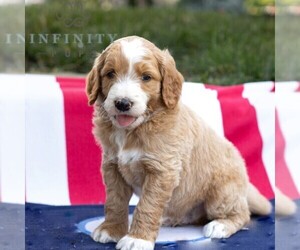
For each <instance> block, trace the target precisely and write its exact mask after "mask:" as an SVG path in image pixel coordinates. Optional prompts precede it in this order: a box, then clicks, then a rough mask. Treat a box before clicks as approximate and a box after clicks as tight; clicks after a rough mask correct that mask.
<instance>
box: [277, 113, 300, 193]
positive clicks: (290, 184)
mask: <svg viewBox="0 0 300 250" xmlns="http://www.w3.org/2000/svg"><path fill="white" fill-rule="evenodd" d="M275 140H276V157H275V164H276V169H275V170H276V176H275V183H276V186H277V187H278V188H279V189H280V190H281V191H282V192H283V193H285V194H286V195H287V196H289V197H290V198H292V199H299V198H300V195H299V193H298V191H297V188H296V185H295V183H294V181H293V178H292V176H291V174H290V172H289V170H288V166H287V163H286V161H285V158H284V152H285V148H286V143H285V139H284V137H283V134H282V131H281V128H280V124H279V118H278V113H277V111H276V113H275Z"/></svg>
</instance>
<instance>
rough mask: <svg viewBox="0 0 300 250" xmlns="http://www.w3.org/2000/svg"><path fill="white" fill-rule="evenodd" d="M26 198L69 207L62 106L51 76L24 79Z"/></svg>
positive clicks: (29, 200) (58, 90)
mask: <svg viewBox="0 0 300 250" xmlns="http://www.w3.org/2000/svg"><path fill="white" fill-rule="evenodd" d="M26 199H27V201H28V202H33V203H43V204H52V205H69V204H70V200H69V191H68V177H67V160H66V141H65V123H64V103H63V95H62V92H61V89H60V87H59V84H58V83H57V82H56V79H55V77H54V76H41V75H27V76H26Z"/></svg>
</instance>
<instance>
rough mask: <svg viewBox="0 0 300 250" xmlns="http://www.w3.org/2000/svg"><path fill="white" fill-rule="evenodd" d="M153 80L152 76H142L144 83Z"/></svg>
mask: <svg viewBox="0 0 300 250" xmlns="http://www.w3.org/2000/svg"><path fill="white" fill-rule="evenodd" d="M150 80H151V76H150V75H142V81H143V82H148V81H150Z"/></svg>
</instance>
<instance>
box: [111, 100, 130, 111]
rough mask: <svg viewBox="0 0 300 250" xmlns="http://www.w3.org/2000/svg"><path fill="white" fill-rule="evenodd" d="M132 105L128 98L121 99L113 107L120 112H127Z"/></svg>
mask: <svg viewBox="0 0 300 250" xmlns="http://www.w3.org/2000/svg"><path fill="white" fill-rule="evenodd" d="M132 105H133V102H131V101H130V100H129V99H128V98H122V99H119V100H116V101H115V107H116V108H117V109H118V110H119V111H121V112H126V111H129V110H130V109H131V107H132Z"/></svg>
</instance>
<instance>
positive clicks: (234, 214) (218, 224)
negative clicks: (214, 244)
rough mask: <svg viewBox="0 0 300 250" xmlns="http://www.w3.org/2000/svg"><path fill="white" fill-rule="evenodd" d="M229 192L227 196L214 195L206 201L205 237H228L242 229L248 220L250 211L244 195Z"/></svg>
mask: <svg viewBox="0 0 300 250" xmlns="http://www.w3.org/2000/svg"><path fill="white" fill-rule="evenodd" d="M238 195H239V193H238V192H237V193H236V194H233V193H231V194H230V195H228V196H224V192H223V196H222V195H221V196H219V197H214V199H209V200H208V201H207V202H206V213H207V215H208V219H210V220H212V221H211V222H209V223H208V224H206V225H205V226H204V229H203V233H204V236H205V237H210V238H228V237H230V236H231V235H232V234H234V233H236V232H237V231H239V230H240V229H242V228H243V227H244V226H245V225H246V224H247V223H248V222H249V220H250V212H249V208H248V204H247V200H246V197H245V196H238Z"/></svg>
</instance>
